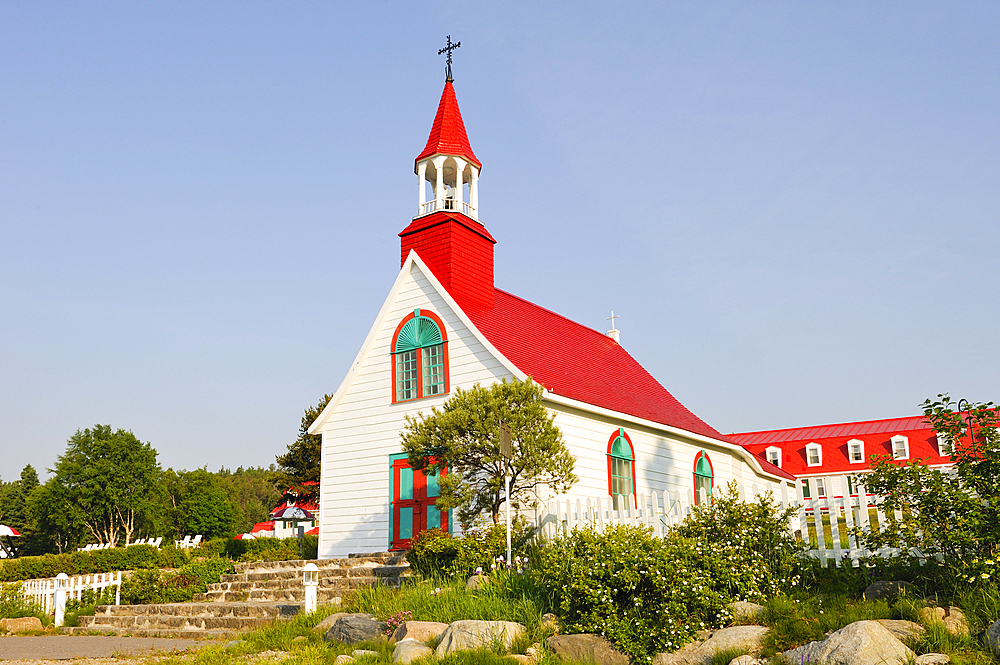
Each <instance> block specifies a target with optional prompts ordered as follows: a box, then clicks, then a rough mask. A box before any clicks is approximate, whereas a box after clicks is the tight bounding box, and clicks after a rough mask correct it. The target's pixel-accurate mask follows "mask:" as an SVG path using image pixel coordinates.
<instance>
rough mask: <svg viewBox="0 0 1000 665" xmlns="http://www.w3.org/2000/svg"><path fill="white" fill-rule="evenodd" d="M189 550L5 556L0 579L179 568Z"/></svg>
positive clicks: (144, 548) (136, 547) (139, 548)
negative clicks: (11, 557) (9, 557)
mask: <svg viewBox="0 0 1000 665" xmlns="http://www.w3.org/2000/svg"><path fill="white" fill-rule="evenodd" d="M191 551H193V550H178V549H176V548H174V547H164V548H163V549H157V548H155V547H153V546H152V545H132V546H130V547H114V548H111V549H106V550H94V551H93V552H66V553H64V554H43V555H42V556H25V557H20V558H17V559H5V560H4V561H3V562H2V563H0V582H17V581H20V580H32V579H38V578H44V577H55V576H56V575H58V574H59V573H66V574H67V575H70V576H72V575H91V574H93V573H112V572H115V571H118V570H141V569H144V568H178V567H180V566H182V565H184V564H185V563H187V561H188V559H189V557H190V554H189V552H191Z"/></svg>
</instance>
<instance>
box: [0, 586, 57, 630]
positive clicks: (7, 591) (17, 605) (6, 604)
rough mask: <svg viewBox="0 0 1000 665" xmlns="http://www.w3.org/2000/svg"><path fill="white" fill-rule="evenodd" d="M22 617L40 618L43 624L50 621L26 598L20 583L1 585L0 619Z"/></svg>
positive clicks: (40, 609)
mask: <svg viewBox="0 0 1000 665" xmlns="http://www.w3.org/2000/svg"><path fill="white" fill-rule="evenodd" d="M20 617H38V618H39V619H41V621H42V623H43V624H47V623H49V621H50V619H49V618H48V617H47V616H46V615H45V612H44V611H43V610H42V608H41V607H39V606H38V605H35V604H34V603H32V602H29V601H28V599H27V598H25V597H24V595H23V594H22V593H21V584H20V582H15V583H13V584H0V619H17V618H20Z"/></svg>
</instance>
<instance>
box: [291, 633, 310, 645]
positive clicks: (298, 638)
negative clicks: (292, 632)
mask: <svg viewBox="0 0 1000 665" xmlns="http://www.w3.org/2000/svg"><path fill="white" fill-rule="evenodd" d="M308 639H309V638H308V637H306V636H305V635H296V636H295V637H293V638H292V644H297V643H298V642H305V641H306V640H308Z"/></svg>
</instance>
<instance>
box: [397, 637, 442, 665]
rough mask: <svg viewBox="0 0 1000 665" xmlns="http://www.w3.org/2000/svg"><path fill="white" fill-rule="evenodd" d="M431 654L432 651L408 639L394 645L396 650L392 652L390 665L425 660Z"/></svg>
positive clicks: (420, 643) (424, 645) (403, 664)
mask: <svg viewBox="0 0 1000 665" xmlns="http://www.w3.org/2000/svg"><path fill="white" fill-rule="evenodd" d="M433 654H434V649H432V648H430V647H429V646H427V645H426V644H424V643H423V642H418V641H417V640H414V639H412V638H408V639H405V640H401V641H399V642H397V643H396V648H395V649H393V651H392V665H405V664H406V663H410V662H413V661H415V660H417V659H419V658H427V657H428V656H431V655H433Z"/></svg>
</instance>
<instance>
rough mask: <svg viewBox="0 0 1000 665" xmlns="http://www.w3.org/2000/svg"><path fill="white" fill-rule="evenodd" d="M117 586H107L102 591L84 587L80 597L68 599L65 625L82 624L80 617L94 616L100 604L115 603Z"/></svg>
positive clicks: (64, 619)
mask: <svg viewBox="0 0 1000 665" xmlns="http://www.w3.org/2000/svg"><path fill="white" fill-rule="evenodd" d="M114 604H115V588H114V587H107V588H105V589H102V590H101V591H99V592H98V591H94V590H92V589H84V590H83V591H82V592H80V599H79V600H77V599H76V597H72V598H68V599H67V600H66V614H65V615H64V616H63V625H64V626H78V625H80V620H79V619H80V617H82V616H93V614H94V612H95V611H96V610H97V606H98V605H114Z"/></svg>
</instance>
